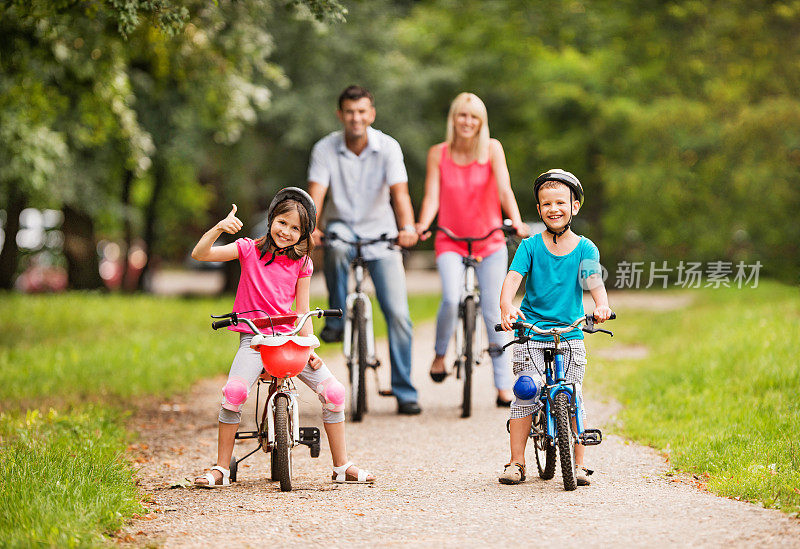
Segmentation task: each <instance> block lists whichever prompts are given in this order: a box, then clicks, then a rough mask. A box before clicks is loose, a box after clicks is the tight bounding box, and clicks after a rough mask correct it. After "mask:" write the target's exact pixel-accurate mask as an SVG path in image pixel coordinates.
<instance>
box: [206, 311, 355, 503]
mask: <svg viewBox="0 0 800 549" xmlns="http://www.w3.org/2000/svg"><path fill="white" fill-rule="evenodd" d="M247 312H264V311H247ZM239 314H242V313H238V314H237V313H228V314H225V315H219V316H215V315H211V317H212V318H221V319H223V320H217V321H214V322H212V323H211V327H212V328H213V329H215V330H218V329H220V328H225V327H227V326H231V325H234V326H235V325H237V324H239V323H244V324H247V326H249V327H250V329H251V330H252V331H253V334H255V335H254V336H253V340H252V342H251V343H250V347H251V348H253V349H255V350H257V351H259V353H261V362H262V364H263V365H264V371H263V372H262V374H261V377H259V379H258V386H257V389H256V425H257V426H258V430H257V431H243V432H238V433H236V439H237V440H242V439H250V438H254V439H258V446H256V448H255V449H254V450H253V451H252V452H250V453H249V454H247V455H246V456H244V457H243V458H240V459H236V456H233V457H231V463H230V471H231V482H235V481H236V472H237V470H238V468H239V463H240V462H242V461H244V460H245V459H247V458H248V457H250V456H251V455H253V454H254V453H256V452H257V451H258V450H259V449H261V450H264V452H268V453H270V456H271V459H270V465H271V471H270V472H271V478H272V480H278V481H280V483H281V491H283V492H288V491H290V490H291V489H292V453H291V449H292V448H294V447H295V446H298V445H300V444H304V445H306V446H308V447H309V449H310V451H311V457H313V458H315V457H319V451H320V448H319V439H320V432H319V428H317V427H300V411H299V405H298V401H297V390H296V389H295V386H294V383H293V382H292V378H293V377H294V376H296V375H297V374H299V373H300V372H302V371H303V368H305V366H306V364H307V363H308V359H309V357H310V356H311V350H312V349H314V348H315V347H318V346H319V341H318V340H317V338H316V336H314V335H310V336H298V335H297V333H298V332H299V331H300V329H301V328H302V326H303V325H304V324H305V322H306V320H308V318H309V317H312V316H314V317H317V318H321V317H323V316H342V311H341V310H339V309H329V310H324V311H323V310H321V309H315V310H313V311H309V312H307V313H305V314H304V315H303V316H301V317H300V320H299V321H298V322H297V325H296V327H295V328H294V329H293V330H292V331H290V332H288V333H285V334H281V333H276V332H275V330H274V329H272V330H271V332H272V333H270V334H265V333H263V332H262V331H261V330H260V329H259V328H264V329H267V328H272V327H273V326H281V325H285V324H291V323H293V322H295V321H297V320H298V316H297V315H296V314H293V313H290V314H283V315H272V316H269V315H267V316H266V317H263V318H255V319H252V320H251V319H247V318H241V317H239ZM265 314H266V313H265ZM264 383H266V384H269V392H268V393H267V398H266V400H265V402H264V408H263V409H261V410H259V393H260V389H261V385H262V384H264ZM259 411H260V414H261V416H260V418H259Z"/></svg>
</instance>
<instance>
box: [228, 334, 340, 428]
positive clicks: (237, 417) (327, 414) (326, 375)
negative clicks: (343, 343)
mask: <svg viewBox="0 0 800 549" xmlns="http://www.w3.org/2000/svg"><path fill="white" fill-rule="evenodd" d="M252 339H253V334H239V350H238V351H236V356H234V357H233V364H231V371H230V373H229V374H228V383H231V381H235V382H239V383H244V384H245V386H246V387H247V388H248V394H249V389H251V388H252V387H253V384H254V383H255V382H256V380H257V379H258V376H260V375H261V370H262V369H263V365H262V363H261V354H260V353H259V352H258V351H256V350H254V349H251V348H250V341H251V340H252ZM297 377H298V378H299V379H300V381H302V382H303V383H305V384H306V385H308V387H310V388H311V390H312V391H314V392H315V393H317V396H318V397H319V399H320V401H321V402H323V403H324V402H325V399H324V397H323V396H322V395H321V394H320V392H319V387H321V386H322V385H323V384H325V385H327V384H330V383H337V384H338V383H339V382H338V380H336V378H335V377H334V375H333V374H332V373H331V371H330V370H329V369H328V367H327V366H325V365H324V364H323V365H322V366H320V367H319V369H317V370H315V369H313V368H312V367H311V366H309V365H308V364H306V367H305V368H304V369H303V371H302V372H300V373H299V374H298V375H297ZM331 378H332V379H331ZM227 386H228V385H227V384H226V387H227ZM239 386H240V387H241V385H239ZM223 394H224V390H223ZM224 403H225V399H224V398H223V404H224ZM241 419H242V412H241V411H239V412H235V411H233V410H229V409H227V408H223V407H220V410H219V421H220V423H239V422H240V421H241ZM322 421H323V422H324V423H341V422H342V421H344V410H343V409H342V410H339V411H337V412H335V411H332V410H328V409H327V408H325V407H323V409H322Z"/></svg>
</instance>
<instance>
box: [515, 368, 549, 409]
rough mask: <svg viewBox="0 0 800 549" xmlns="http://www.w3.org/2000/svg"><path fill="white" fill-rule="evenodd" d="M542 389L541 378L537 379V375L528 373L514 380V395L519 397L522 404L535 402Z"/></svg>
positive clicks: (519, 402)
mask: <svg viewBox="0 0 800 549" xmlns="http://www.w3.org/2000/svg"><path fill="white" fill-rule="evenodd" d="M541 389H542V383H541V380H537V379H536V378H535V377H532V376H529V375H527V374H523V375H521V376H519V377H517V380H516V381H515V382H514V396H516V397H517V402H518V404H521V405H526V404H527V405H530V404H534V403H535V402H536V400H537V399H538V398H539V392H540V391H541Z"/></svg>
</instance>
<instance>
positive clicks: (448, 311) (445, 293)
mask: <svg viewBox="0 0 800 549" xmlns="http://www.w3.org/2000/svg"><path fill="white" fill-rule="evenodd" d="M436 266H437V267H438V268H439V276H440V277H441V279H442V304H441V305H440V306H439V314H438V315H437V317H436V346H435V351H436V354H437V355H444V354H445V353H446V352H447V346H448V344H449V343H450V340H451V339H452V337H453V332H454V331H455V329H456V322H457V320H458V302H459V301H460V300H461V294H462V292H463V291H464V268H465V267H464V263H463V261H462V257H461V256H460V255H459V254H457V253H455V252H444V253H442V254H440V255H439V257H437V258H436ZM507 269H508V250H507V249H506V248H505V246H504V247H502V248H501V249H499V250H498V251H496V252H494V253H493V254H491V255H490V256H488V257H484V258H483V261H481V262H480V263H478V266H477V267H476V269H475V274H476V275H477V276H476V278H477V282H478V287H479V288H480V290H481V313H482V314H483V320H484V323H485V324H486V333H487V334H488V336H489V344H490V345H492V346H494V345H497V346H503V345H505V344H506V343H508V342H509V341H511V339H510V335H509V334H508V333H507V332H495V331H494V325H495V324H499V323H500V289H501V288H502V286H503V279H504V278H505V276H506V272H507ZM480 345H483V342H481V343H480ZM510 354H511V353H510V352H509V351H508V350H506V351H504V352H503V354H501V355H500V356H498V357H495V358H492V366H493V367H494V386H495V387H496V388H497V389H511V378H512V375H511V365H510V358H509V355H510Z"/></svg>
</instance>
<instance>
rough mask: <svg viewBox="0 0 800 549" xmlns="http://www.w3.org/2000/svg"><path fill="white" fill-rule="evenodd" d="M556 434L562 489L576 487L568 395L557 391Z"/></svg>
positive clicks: (555, 407) (555, 408) (555, 405)
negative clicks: (562, 480)
mask: <svg viewBox="0 0 800 549" xmlns="http://www.w3.org/2000/svg"><path fill="white" fill-rule="evenodd" d="M554 410H555V414H556V436H557V437H558V455H559V458H560V460H561V476H562V477H563V479H564V490H567V491H569V490H574V489H575V488H577V487H578V484H577V482H576V479H575V445H574V444H573V443H572V426H571V425H570V421H569V397H568V396H567V394H566V393H563V392H562V393H558V394H557V395H556V398H555V403H554Z"/></svg>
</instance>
